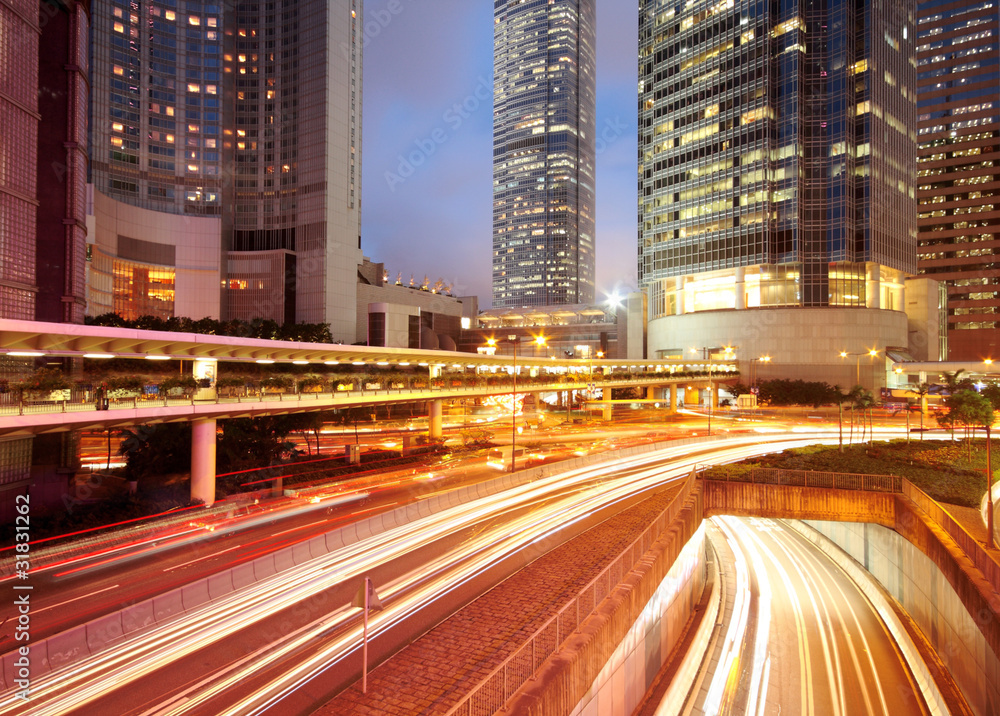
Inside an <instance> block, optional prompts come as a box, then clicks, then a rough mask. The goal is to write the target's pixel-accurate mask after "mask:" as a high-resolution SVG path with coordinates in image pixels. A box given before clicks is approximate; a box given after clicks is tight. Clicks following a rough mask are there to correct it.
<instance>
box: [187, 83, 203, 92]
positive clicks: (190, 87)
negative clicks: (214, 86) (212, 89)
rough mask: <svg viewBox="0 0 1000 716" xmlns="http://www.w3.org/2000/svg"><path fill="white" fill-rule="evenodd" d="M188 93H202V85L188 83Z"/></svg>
mask: <svg viewBox="0 0 1000 716" xmlns="http://www.w3.org/2000/svg"><path fill="white" fill-rule="evenodd" d="M188 92H201V85H196V84H191V83H188Z"/></svg>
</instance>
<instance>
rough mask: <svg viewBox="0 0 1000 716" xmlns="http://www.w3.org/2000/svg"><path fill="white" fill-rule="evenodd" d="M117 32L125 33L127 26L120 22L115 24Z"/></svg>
mask: <svg viewBox="0 0 1000 716" xmlns="http://www.w3.org/2000/svg"><path fill="white" fill-rule="evenodd" d="M115 32H125V25H123V24H122V23H120V22H116V23H115Z"/></svg>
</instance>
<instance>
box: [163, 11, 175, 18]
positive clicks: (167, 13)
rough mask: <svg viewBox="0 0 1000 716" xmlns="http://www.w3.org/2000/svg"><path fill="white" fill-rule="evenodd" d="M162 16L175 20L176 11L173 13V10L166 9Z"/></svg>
mask: <svg viewBox="0 0 1000 716" xmlns="http://www.w3.org/2000/svg"><path fill="white" fill-rule="evenodd" d="M163 17H165V18H166V19H168V20H176V19H177V13H175V12H174V11H173V10H167V11H166V12H165V13H163Z"/></svg>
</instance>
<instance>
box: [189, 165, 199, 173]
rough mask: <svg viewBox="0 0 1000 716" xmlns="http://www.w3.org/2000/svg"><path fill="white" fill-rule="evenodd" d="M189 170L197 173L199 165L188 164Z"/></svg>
mask: <svg viewBox="0 0 1000 716" xmlns="http://www.w3.org/2000/svg"><path fill="white" fill-rule="evenodd" d="M187 170H188V171H189V172H196V171H198V165H197V164H188V165H187Z"/></svg>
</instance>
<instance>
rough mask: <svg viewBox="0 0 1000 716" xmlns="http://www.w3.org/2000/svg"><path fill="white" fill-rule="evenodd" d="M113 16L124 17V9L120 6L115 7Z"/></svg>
mask: <svg viewBox="0 0 1000 716" xmlns="http://www.w3.org/2000/svg"><path fill="white" fill-rule="evenodd" d="M115 17H125V11H124V10H122V9H121V8H120V7H116V8H115Z"/></svg>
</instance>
